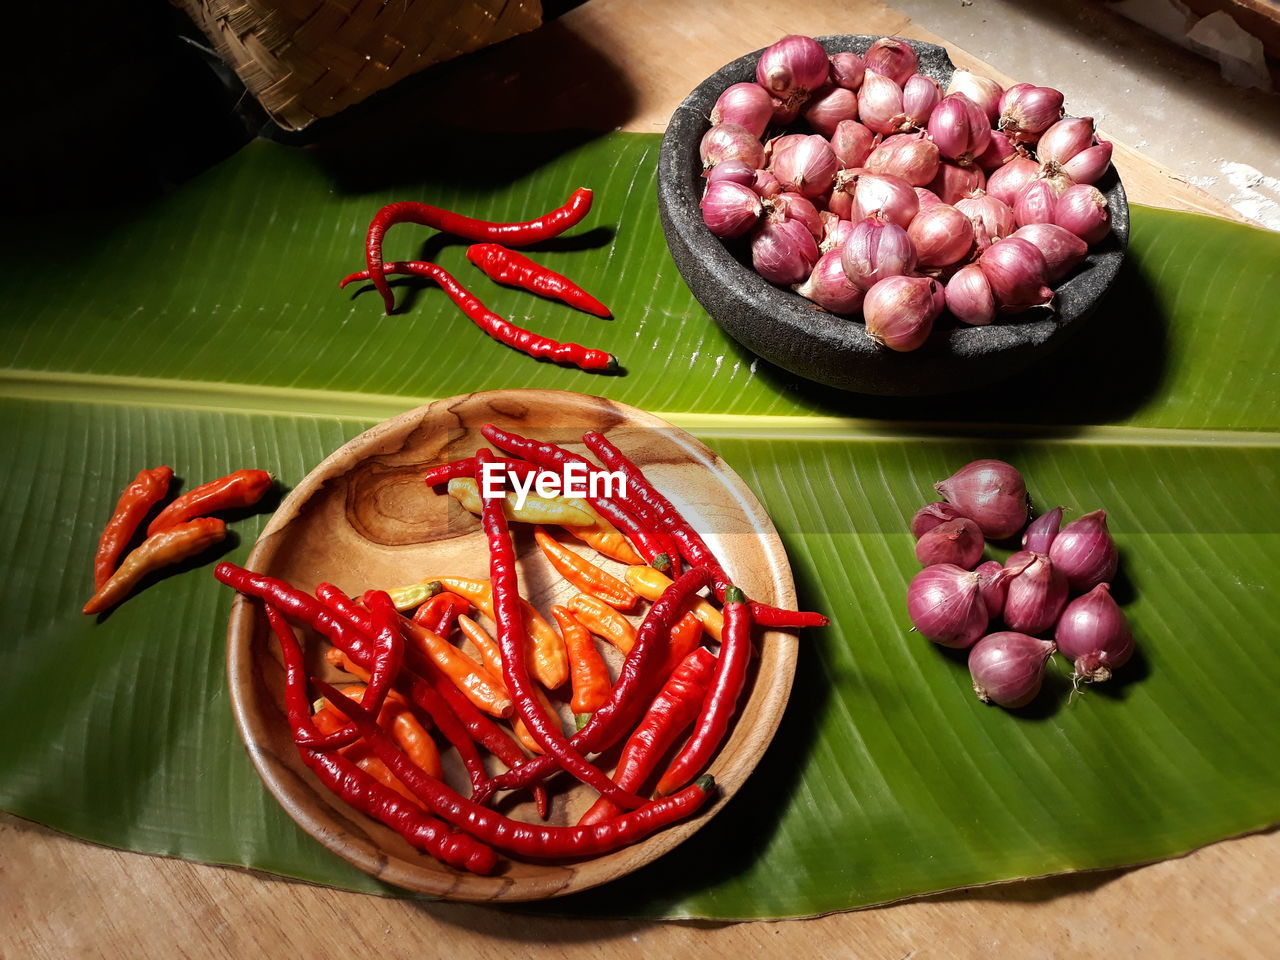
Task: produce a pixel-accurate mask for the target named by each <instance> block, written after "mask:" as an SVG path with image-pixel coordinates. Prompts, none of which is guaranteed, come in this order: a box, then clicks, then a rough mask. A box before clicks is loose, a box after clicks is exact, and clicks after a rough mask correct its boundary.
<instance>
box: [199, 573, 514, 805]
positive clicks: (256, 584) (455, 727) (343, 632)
mask: <svg viewBox="0 0 1280 960" xmlns="http://www.w3.org/2000/svg"><path fill="white" fill-rule="evenodd" d="M213 575H214V576H215V577H217V578H218V580H220V581H222V582H223V583H225V584H227V585H228V586H229V587H231V588H232V589H234V590H237V591H239V592H240V593H243V594H244V595H245V596H249V597H257V598H258V599H260V600H267V601H270V602H271V603H273V604H275V605H276V606H277V607H279V608H280V609H281V610H283V611H284V613H285V614H286V616H289V617H290V618H291V619H293V620H296V621H298V622H300V623H303V624H305V625H306V626H308V627H311V628H312V629H313V630H315V631H316V632H318V633H320V634H322V635H323V636H325V637H327V638H328V639H329V640H330V641H331V642H332V643H333V645H334V646H335V647H337V648H338V649H339V650H341V651H342V652H343V653H345V654H347V656H349V657H351V659H352V660H354V661H355V662H356V663H359V664H361V665H362V666H365V667H366V668H367V667H368V665H369V663H370V662H371V658H372V656H373V641H372V640H370V639H369V636H368V634H367V633H366V632H365V631H364V630H362V629H361V628H360V627H358V626H356V625H355V624H354V623H353V622H352V621H351V620H350V618H348V617H346V616H344V615H343V614H342V613H341V612H340V611H338V610H335V609H333V608H332V604H331V603H330V601H329V600H328V599H326V600H325V602H324V603H321V602H320V601H319V600H317V599H316V598H315V597H313V596H311V595H310V594H308V593H305V592H304V591H302V590H299V589H297V588H296V587H293V586H291V585H289V584H288V583H285V582H284V581H283V580H279V579H277V578H275V577H269V576H267V575H265V574H261V573H254V572H253V571H252V570H246V569H245V568H244V567H238V566H236V565H235V564H234V563H228V562H226V561H223V562H222V563H219V564H218V565H217V566H216V567H214V568H213ZM325 586H326V585H325V584H321V585H320V588H317V592H319V590H320V589H321V588H323V587H325ZM332 589H333V590H334V591H335V592H338V593H341V591H338V590H337V588H336V587H334V588H332ZM344 596H345V595H344ZM326 604H329V606H326ZM401 677H402V682H403V683H404V684H405V692H406V693H407V694H408V696H409V699H410V700H411V701H412V702H413V704H414V705H415V706H417V707H418V708H419V709H421V710H422V711H423V712H425V713H426V714H427V715H428V716H430V717H431V719H432V721H433V722H434V723H435V725H436V727H437V728H438V729H439V730H440V732H441V733H443V734H444V736H445V738H446V739H447V740H448V741H449V742H450V743H451V744H453V745H454V747H456V748H457V750H458V755H459V756H460V757H461V758H462V762H463V764H464V765H465V766H466V768H467V774H468V775H469V776H470V778H471V786H472V789H473V790H477V791H478V790H481V789H484V790H486V792H487V791H488V786H487V785H488V781H489V774H488V771H486V770H485V768H484V761H483V760H481V759H480V754H479V752H478V751H477V750H476V746H475V744H474V743H473V742H472V741H471V738H470V737H469V736H468V735H467V732H466V730H465V729H463V727H462V724H461V723H460V722H459V721H458V718H457V717H456V716H455V715H454V713H453V711H452V710H450V709H449V707H448V705H447V704H446V703H445V701H444V700H442V699H441V698H440V695H439V694H437V693H436V692H435V690H434V689H433V688H432V687H431V685H430V684H428V683H427V681H425V680H423V679H422V678H421V677H419V676H417V675H416V674H412V673H410V672H409V671H407V670H406V671H405V672H404V673H403V674H402V675H401Z"/></svg>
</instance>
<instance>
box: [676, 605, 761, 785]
mask: <svg viewBox="0 0 1280 960" xmlns="http://www.w3.org/2000/svg"><path fill="white" fill-rule="evenodd" d="M750 662H751V606H750V605H749V604H748V603H747V598H746V597H745V596H743V593H742V591H741V590H739V589H738V588H737V587H735V586H732V585H731V586H730V587H729V589H728V590H726V591H725V595H724V632H723V633H722V634H721V642H720V656H719V657H717V658H716V668H715V673H714V675H713V676H712V677H711V689H710V690H708V691H707V697H706V700H704V701H703V704H702V712H701V713H700V714H698V722H697V724H696V725H695V726H694V728H693V733H691V734H690V735H689V740H688V741H687V742H686V743H685V745H684V748H683V749H681V751H680V754H679V755H678V756H677V757H676V758H675V759H674V760H672V761H671V766H669V767H667V771H666V773H664V774H663V775H662V779H660V780H659V781H658V788H657V795H658V796H660V797H663V796H666V795H667V794H669V793H672V792H674V791H676V790H678V789H679V788H680V787H683V786H684V785H685V784H686V783H688V782H689V781H690V780H692V779H693V778H694V776H695V775H697V774H698V773H699V772H700V771H701V770H702V768H703V767H705V766H706V765H707V764H708V763H709V762H710V761H711V757H712V756H713V755H714V754H715V752H716V750H717V749H718V748H719V747H720V743H721V742H722V741H723V740H724V736H725V734H726V733H727V732H728V730H729V722H730V721H731V720H732V719H733V715H734V713H736V712H737V709H738V698H739V697H741V696H742V688H743V686H744V685H745V683H746V679H747V664H748V663H750Z"/></svg>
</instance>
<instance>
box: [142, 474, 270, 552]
mask: <svg viewBox="0 0 1280 960" xmlns="http://www.w3.org/2000/svg"><path fill="white" fill-rule="evenodd" d="M270 489H271V474H269V473H267V471H265V470H237V471H236V472H235V473H229V474H227V475H226V476H225V477H219V478H218V479H217V480H210V481H209V482H208V483H202V484H200V486H198V487H196V488H194V489H193V490H188V491H187V492H186V493H184V494H182V496H180V497H178V498H177V499H176V500H174V501H173V503H171V504H169V505H168V506H167V507H165V508H164V509H163V510H161V511H160V512H159V513H158V514H157V515H156V518H155V519H154V520H152V521H151V523H149V524H148V525H147V536H148V537H150V536H152V535H153V534H156V533H159V532H160V531H161V530H165V529H168V528H169V527H173V526H177V525H178V524H179V523H184V522H186V521H187V520H193V519H195V518H196V517H203V516H205V515H206V514H210V513H215V512H217V511H219V510H234V509H236V508H238V507H251V506H253V505H254V504H255V503H257V502H258V501H259V500H261V499H262V497H263V495H264V494H265V493H266V492H267V491H268V490H270Z"/></svg>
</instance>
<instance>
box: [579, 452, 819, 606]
mask: <svg viewBox="0 0 1280 960" xmlns="http://www.w3.org/2000/svg"><path fill="white" fill-rule="evenodd" d="M582 441H583V443H585V444H586V445H587V447H588V448H589V449H590V450H591V452H592V453H594V454H595V455H596V456H597V457H599V458H600V462H601V463H603V464H604V465H605V466H606V467H607V468H608V469H610V470H616V471H621V473H622V474H623V476H625V477H626V480H627V489H628V490H629V492H630V498H629V502H630V503H632V504H644V505H645V507H644V509H646V510H648V511H650V512H651V515H652V516H654V517H656V518H657V522H659V523H661V524H662V525H663V526H664V527H665V529H666V531H667V532H668V533H670V534H671V535H672V536H673V537H675V539H676V541H677V543H679V544H680V552H681V553H682V554H683V555H684V557H685V559H687V560H688V561H689V562H690V563H693V564H697V565H698V566H703V567H707V568H708V569H709V570H711V572H712V574H713V575H714V577H715V591H716V596H718V597H719V598H720V599H721V600H722V601H723V600H724V591H725V588H726V587H728V586H729V585H730V584H729V577H728V574H726V573H725V571H724V567H722V566H720V561H718V560H717V559H716V557H715V554H714V553H712V552H711V548H710V547H708V546H707V544H706V541H704V540H703V539H702V537H701V536H700V535H699V534H698V532H697V531H696V530H694V529H693V527H692V525H690V523H689V521H688V520H686V519H685V518H684V517H683V516H681V514H680V511H679V510H677V509H676V508H675V507H674V506H673V505H672V503H671V501H670V500H668V499H667V498H666V497H664V496H663V495H662V494H661V493H659V492H658V490H657V489H656V488H655V487H654V486H653V484H651V483H650V482H649V480H648V478H647V477H645V475H644V474H643V473H642V472H641V470H640V468H639V467H637V466H636V465H635V464H634V463H632V462H631V461H630V460H629V459H628V458H627V457H626V455H624V454H623V453H622V451H621V450H619V449H618V448H617V447H615V446H614V445H613V444H612V443H610V442H609V441H608V440H607V439H605V437H604V436H603V435H601V434H599V433H595V432H594V431H593V432H591V433H587V434H584V435H583V437H582ZM751 614H752V617H753V618H754V619H755V621H756V623H759V624H760V625H761V626H766V627H784V628H798V627H825V626H826V625H827V624H828V623H829V622H830V621H828V620H827V618H826V617H825V616H823V615H822V614H820V613H813V612H810V611H806V610H801V611H798V612H797V611H794V610H782V609H780V608H778V607H771V606H768V605H766V604H763V603H756V602H754V601H752V603H751Z"/></svg>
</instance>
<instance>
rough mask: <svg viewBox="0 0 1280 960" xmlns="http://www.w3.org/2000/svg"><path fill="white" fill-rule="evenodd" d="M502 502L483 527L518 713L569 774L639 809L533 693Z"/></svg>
mask: <svg viewBox="0 0 1280 960" xmlns="http://www.w3.org/2000/svg"><path fill="white" fill-rule="evenodd" d="M487 462H488V457H486V455H485V452H484V451H483V450H481V451H480V452H478V453H477V454H476V467H477V469H478V470H483V469H484V465H485V464H486V463H487ZM503 503H504V500H503V499H501V498H488V497H486V498H485V499H484V513H483V516H482V517H481V525H482V526H483V528H484V534H485V539H486V540H487V541H488V543H489V580H490V583H492V585H493V613H494V621H495V622H496V624H497V628H498V637H497V639H498V647H499V648H500V649H501V650H502V673H503V677H502V678H503V680H504V681H505V682H506V685H507V689H508V690H509V691H510V692H511V697H512V699H513V700H514V701H515V706H516V712H517V713H518V714H519V715H520V719H521V720H523V721H524V724H525V726H526V727H527V728H528V729H529V733H530V734H531V735H532V736H533V738H534V739H535V740H536V741H537V742H538V745H539V746H541V747H542V749H543V750H545V751H546V752H547V755H548V756H551V757H554V758H555V760H556V761H558V762H559V764H560V766H562V767H563V768H564V769H565V770H567V771H568V772H569V773H571V774H572V775H573V776H575V777H577V778H578V779H579V780H581V781H582V782H583V783H585V784H587V785H588V786H589V787H591V788H592V789H594V790H596V791H597V792H598V793H600V795H601V796H606V797H608V798H609V799H611V800H612V801H613V802H614V803H616V804H618V805H619V806H622V807H626V808H627V809H629V810H630V809H634V808H636V807H639V806H641V805H642V804H643V803H644V801H643V800H641V799H640V798H639V797H637V796H635V795H634V794H632V793H628V792H627V791H625V790H619V789H618V788H617V787H616V786H615V785H614V783H613V781H611V780H610V779H609V778H608V777H607V776H605V775H604V773H602V772H601V771H600V769H599V768H598V767H595V766H593V765H592V764H590V763H588V762H587V761H586V759H585V758H584V757H583V756H582V754H580V753H579V752H578V751H577V750H575V749H573V747H571V746H570V745H569V742H568V741H567V740H566V739H565V736H564V733H563V732H562V731H561V730H559V729H558V728H557V727H556V726H555V725H554V724H553V723H552V721H551V719H550V718H549V717H548V716H547V714H546V711H545V710H543V708H542V704H541V703H539V702H538V699H537V697H536V696H535V694H534V692H533V686H532V681H531V680H530V678H529V668H528V665H527V664H526V662H525V651H524V649H523V647H524V639H525V635H526V634H525V627H524V611H523V610H522V609H521V606H520V587H519V583H518V581H517V577H516V555H515V548H514V547H512V545H511V537H510V534H509V532H508V528H507V517H506V514H505V513H504V512H503V510H502V505H503Z"/></svg>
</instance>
